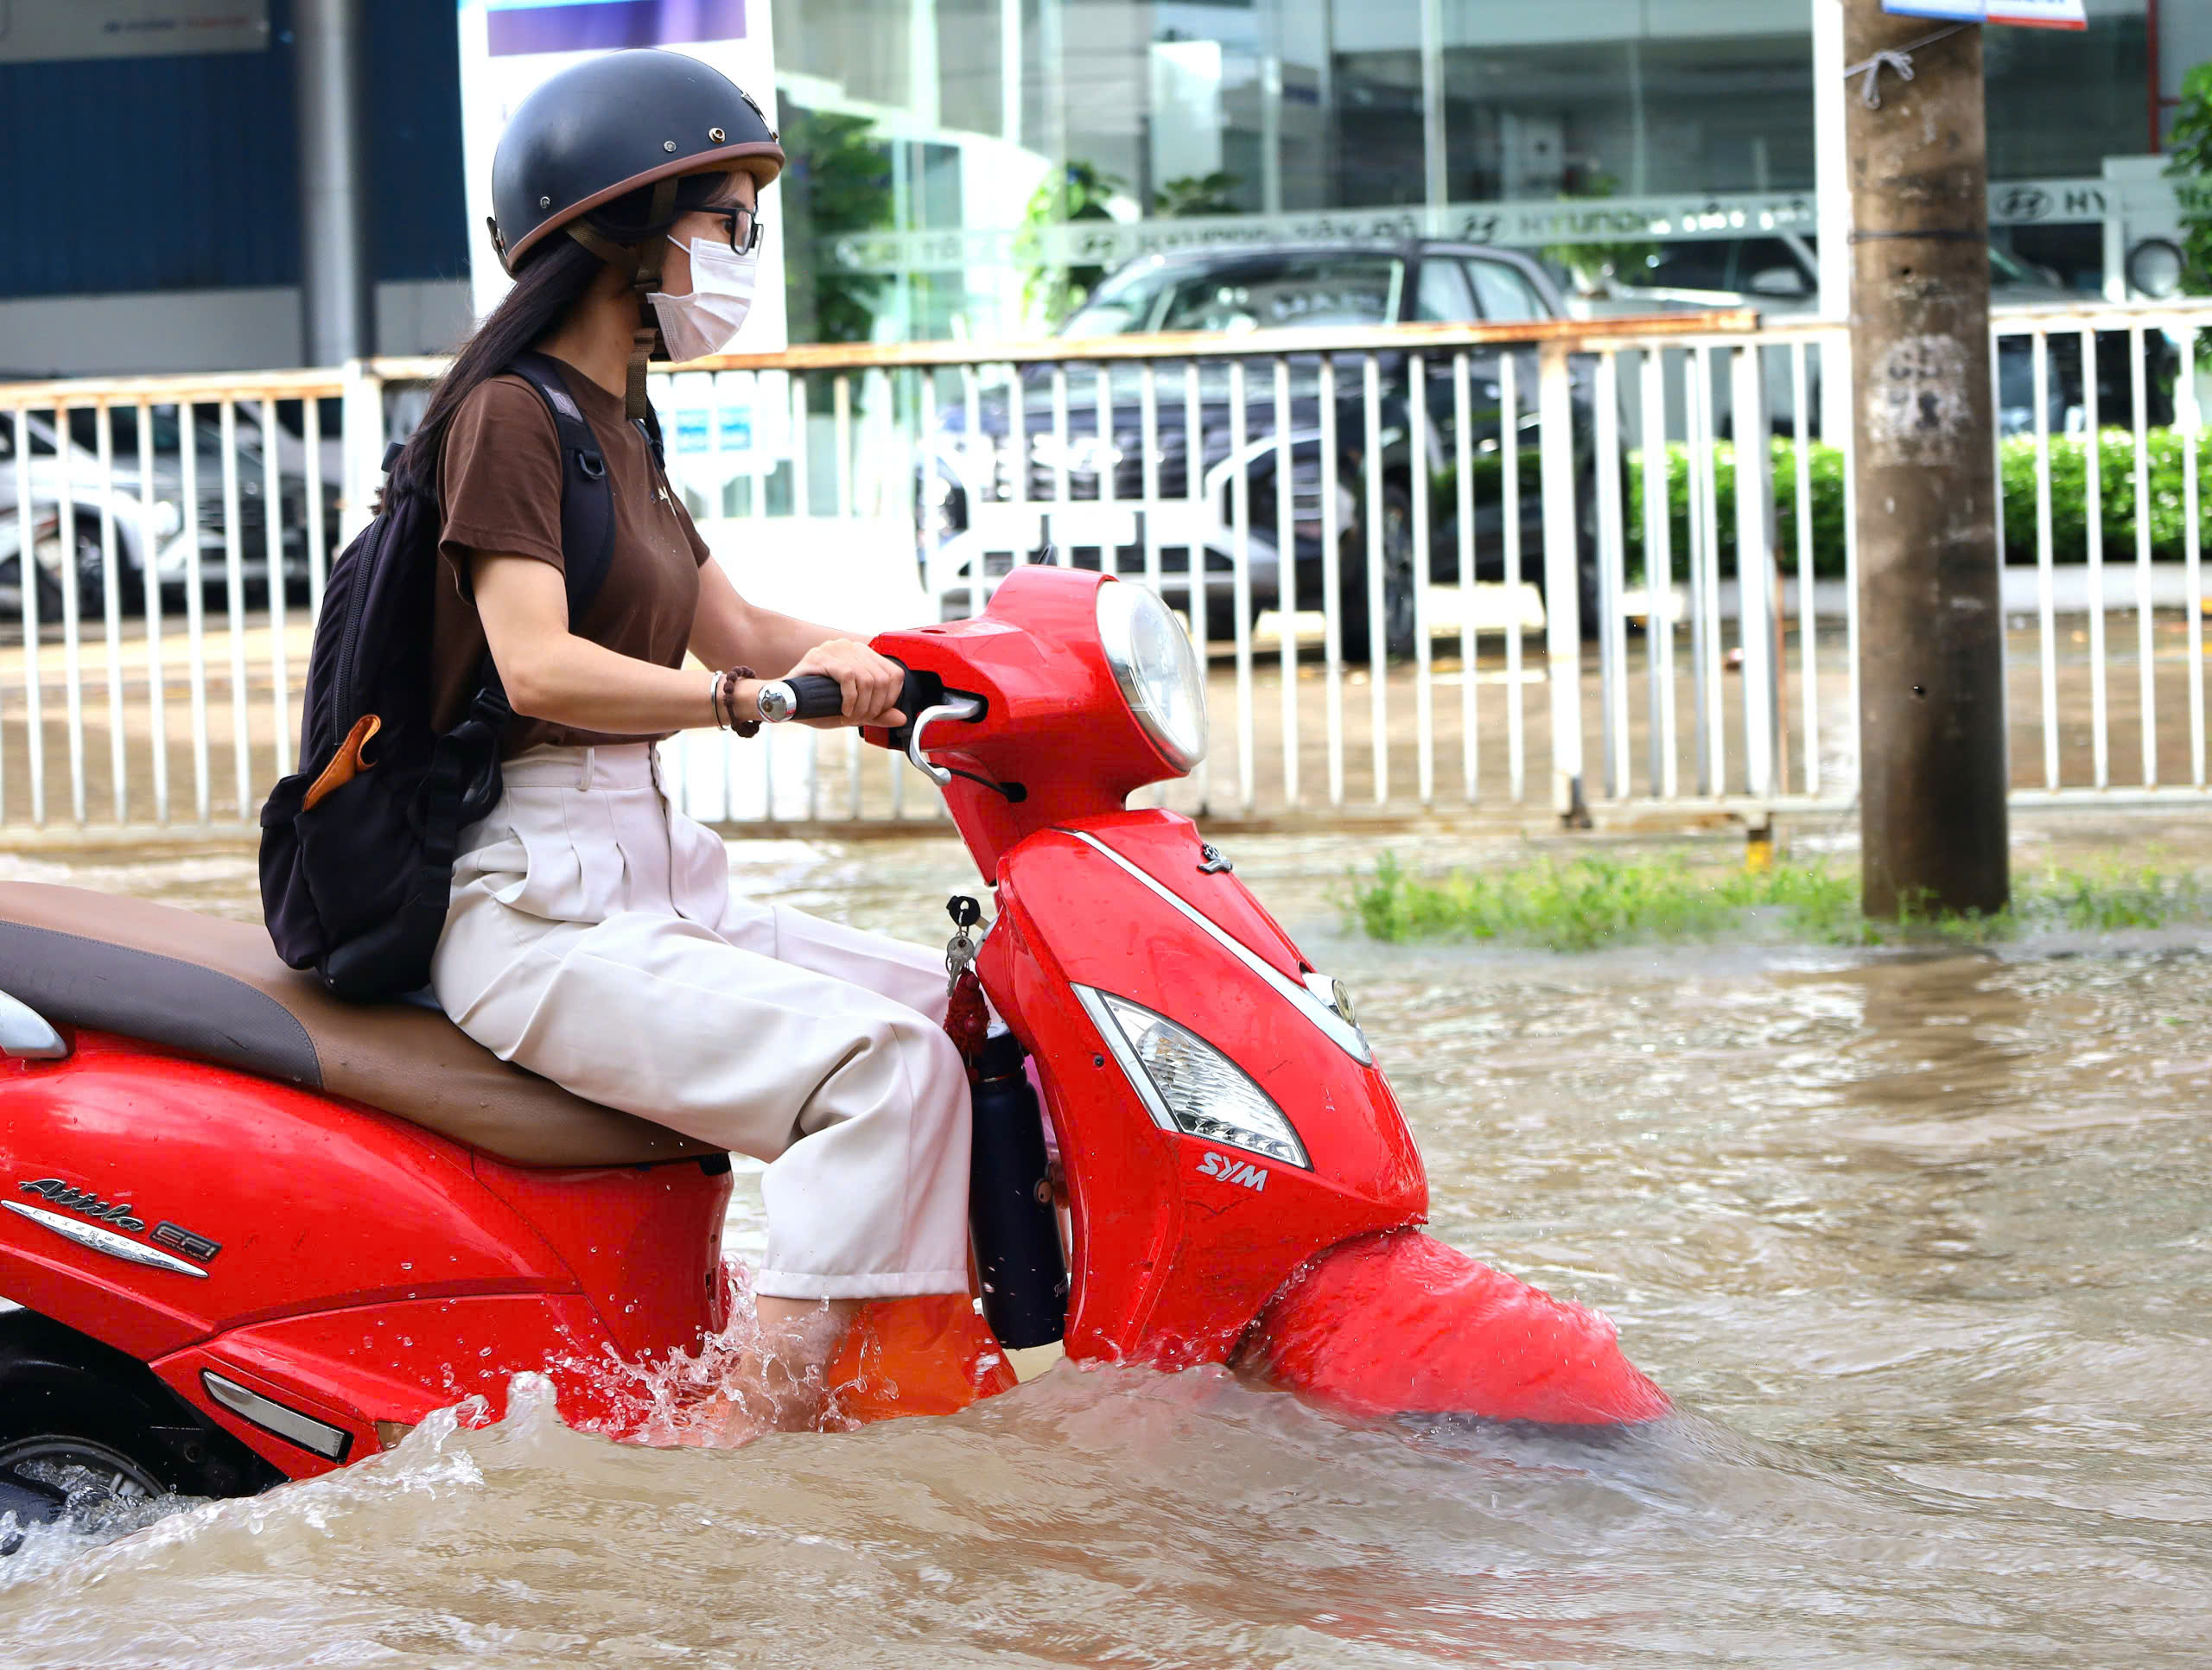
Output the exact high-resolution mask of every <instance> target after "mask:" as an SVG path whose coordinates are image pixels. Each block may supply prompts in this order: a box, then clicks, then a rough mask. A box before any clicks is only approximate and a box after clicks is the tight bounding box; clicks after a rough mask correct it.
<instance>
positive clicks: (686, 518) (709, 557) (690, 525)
mask: <svg viewBox="0 0 2212 1670" xmlns="http://www.w3.org/2000/svg"><path fill="white" fill-rule="evenodd" d="M677 509H678V510H680V511H683V537H684V540H685V542H686V543H689V544H690V547H691V560H692V561H693V562H696V563H697V564H698V565H699V566H700V567H701V568H705V567H706V566H707V564H708V563H709V562H712V561H713V560H714V555H715V554H714V553H713V552H712V551H710V550H709V549H707V542H706V539H705V537H703V536H702V534H701V533H700V531H699V524H697V523H696V522H694V521H693V520H692V519H691V512H690V510H689V509H687V508H685V506H684V505H683V501H682V500H681V499H679V500H677Z"/></svg>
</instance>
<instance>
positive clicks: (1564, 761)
mask: <svg viewBox="0 0 2212 1670" xmlns="http://www.w3.org/2000/svg"><path fill="white" fill-rule="evenodd" d="M1536 410H1537V416H1538V417H1539V418H1540V419H1541V422H1542V424H1543V441H1542V447H1543V453H1542V458H1543V502H1544V674H1545V677H1546V679H1547V681H1548V683H1549V686H1550V689H1551V707H1552V808H1553V810H1555V811H1556V812H1558V813H1559V815H1560V816H1561V817H1563V818H1566V819H1567V820H1568V821H1570V822H1577V823H1580V822H1585V821H1586V820H1587V818H1588V816H1589V812H1588V810H1587V806H1586V801H1585V799H1584V795H1583V772H1582V599H1581V584H1582V552H1581V545H1582V541H1581V518H1580V515H1578V513H1577V506H1576V504H1575V488H1576V484H1575V479H1574V383H1573V374H1572V371H1571V368H1570V365H1569V362H1568V359H1567V344H1566V343H1564V342H1557V341H1553V342H1547V343H1545V344H1544V345H1543V346H1542V347H1541V349H1540V350H1539V351H1538V354H1537V362H1536Z"/></svg>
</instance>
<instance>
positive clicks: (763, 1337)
mask: <svg viewBox="0 0 2212 1670" xmlns="http://www.w3.org/2000/svg"><path fill="white" fill-rule="evenodd" d="M753 1308H754V1316H755V1319H756V1326H757V1331H756V1333H755V1335H754V1338H753V1343H752V1344H751V1345H750V1346H749V1347H748V1348H747V1349H746V1351H745V1353H744V1354H743V1356H741V1358H740V1359H739V1362H738V1368H737V1371H736V1373H735V1374H734V1375H733V1376H732V1377H731V1381H730V1382H729V1383H728V1384H726V1385H725V1387H724V1388H723V1389H721V1390H720V1391H717V1392H715V1393H712V1394H709V1395H708V1396H707V1397H706V1398H704V1399H702V1400H700V1402H699V1404H697V1405H696V1406H694V1408H693V1410H692V1411H691V1412H690V1417H689V1419H685V1420H684V1421H683V1426H682V1427H681V1429H680V1430H679V1432H677V1435H676V1437H677V1443H679V1444H683V1445H697V1446H699V1447H701V1448H705V1449H716V1450H721V1449H732V1448H734V1447H735V1446H737V1445H741V1444H749V1443H751V1442H752V1441H753V1439H754V1438H760V1437H762V1436H764V1435H765V1434H766V1433H769V1432H811V1431H814V1430H817V1428H819V1427H820V1426H821V1425H822V1418H823V1411H824V1409H825V1407H826V1406H827V1403H828V1400H829V1360H830V1359H831V1358H832V1357H834V1356H836V1354H837V1348H838V1347H839V1346H840V1345H842V1344H843V1343H844V1340H845V1332H846V1330H848V1329H849V1328H850V1327H851V1326H852V1324H853V1316H854V1313H855V1311H857V1310H858V1309H859V1306H858V1305H855V1304H853V1303H851V1302H849V1301H846V1300H839V1299H770V1298H766V1297H761V1298H757V1299H755V1300H754V1301H753Z"/></svg>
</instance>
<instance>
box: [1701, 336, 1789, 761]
mask: <svg viewBox="0 0 2212 1670" xmlns="http://www.w3.org/2000/svg"><path fill="white" fill-rule="evenodd" d="M1732 359H1733V362H1734V363H1733V365H1732V366H1731V368H1730V369H1731V371H1732V376H1733V379H1734V387H1733V389H1732V391H1731V392H1732V396H1733V403H1732V410H1734V412H1735V415H1736V584H1737V587H1738V592H1737V595H1738V598H1739V599H1740V600H1741V605H1742V619H1741V621H1740V623H1739V630H1740V632H1741V634H1742V643H1743V651H1744V766H1745V784H1744V786H1745V791H1747V792H1748V793H1749V794H1750V795H1751V797H1752V798H1753V799H1755V800H1764V799H1766V798H1768V797H1770V796H1772V795H1773V793H1774V791H1775V775H1776V773H1775V767H1776V765H1777V759H1778V758H1779V754H1780V748H1779V746H1778V744H1779V741H1780V736H1781V716H1782V701H1781V683H1782V679H1781V674H1782V666H1781V654H1780V651H1781V645H1780V642H1779V634H1780V632H1781V629H1782V616H1781V611H1780V608H1779V603H1780V599H1779V598H1778V597H1777V595H1776V592H1777V589H1778V588H1777V586H1776V584H1775V572H1774V448H1772V446H1771V445H1770V444H1769V441H1768V427H1767V403H1766V377H1765V367H1764V364H1763V363H1762V359H1761V355H1760V351H1759V350H1758V348H1757V347H1756V346H1752V347H1738V348H1737V349H1736V350H1735V351H1734V352H1733V354H1732ZM1808 601H1809V600H1808ZM1719 787H1720V785H1719V784H1715V789H1716V791H1718V790H1719Z"/></svg>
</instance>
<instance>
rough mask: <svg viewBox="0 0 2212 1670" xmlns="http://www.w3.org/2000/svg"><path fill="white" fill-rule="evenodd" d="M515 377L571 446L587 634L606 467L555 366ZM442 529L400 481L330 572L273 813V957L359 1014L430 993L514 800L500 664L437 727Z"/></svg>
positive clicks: (572, 536)
mask: <svg viewBox="0 0 2212 1670" xmlns="http://www.w3.org/2000/svg"><path fill="white" fill-rule="evenodd" d="M511 369H512V370H513V371H515V372H516V373H518V375H520V376H521V377H522V378H524V380H525V381H527V382H528V383H529V384H530V385H531V387H532V388H533V389H535V390H537V395H538V397H539V398H540V399H541V400H543V401H544V403H545V407H546V410H548V411H549V412H550V413H551V414H552V416H553V427H554V429H556V431H557V432H558V435H559V437H560V444H561V549H562V553H563V569H564V571H565V575H566V579H567V584H568V593H569V619H570V620H571V621H580V620H582V619H583V616H584V613H585V611H587V610H588V609H589V608H590V606H591V604H592V600H594V598H595V597H597V596H598V594H599V588H600V586H601V583H602V582H603V581H605V580H606V578H607V565H608V563H609V562H610V561H611V560H612V558H613V548H614V495H613V490H612V489H611V488H610V487H609V486H607V460H606V457H605V455H604V454H602V453H601V450H600V446H599V439H598V437H597V436H596V435H594V434H593V432H592V428H591V425H590V423H589V422H587V421H586V420H585V417H584V415H583V413H582V410H579V409H578V407H577V405H576V403H575V400H574V398H572V397H570V395H569V388H568V384H566V383H565V382H563V380H562V376H561V371H560V368H559V367H558V366H557V365H556V364H555V362H554V361H552V360H551V359H548V358H547V357H546V356H544V355H543V354H540V353H525V354H523V355H521V356H520V357H519V358H518V359H516V361H515V362H514V365H512V368H511ZM639 427H640V428H641V429H644V430H645V435H646V438H647V440H648V441H650V442H651V444H652V448H653V454H654V456H655V458H656V459H658V457H659V456H660V436H659V432H658V427H657V426H656V425H655V424H654V423H653V422H652V419H651V417H650V416H649V417H647V418H646V419H645V421H644V422H642V423H641V424H640V425H639ZM396 450H397V449H395V451H396ZM385 462H386V467H387V468H388V467H390V464H391V456H390V455H389V454H388V455H387V457H386V460H385ZM441 528H442V516H441V514H440V511H439V506H438V498H437V492H436V488H435V483H425V482H420V481H414V480H407V479H400V478H397V477H394V478H392V479H391V480H390V481H388V482H387V483H386V485H385V494H384V502H383V505H382V506H381V507H380V509H379V510H378V514H377V516H376V518H375V519H374V520H372V522H371V523H370V524H369V525H368V526H367V527H365V528H364V529H363V530H361V532H360V534H359V537H356V538H355V539H354V541H353V543H352V544H350V545H348V546H347V547H346V549H345V551H344V552H343V553H342V554H341V555H340V557H339V559H338V561H337V562H336V564H335V565H334V567H333V568H331V571H330V581H329V584H328V585H327V587H325V589H324V592H323V599H322V614H321V618H320V619H318V620H317V621H316V623H315V647H314V649H313V651H311V653H310V654H309V656H308V685H307V698H306V708H305V711H304V712H303V714H302V717H301V721H300V753H299V762H300V769H299V770H298V771H297V772H295V773H294V774H293V775H291V776H290V777H288V778H284V780H283V782H281V783H279V784H277V787H276V789H275V790H274V791H272V792H271V793H270V797H269V801H268V803H267V804H266V805H264V806H263V808H262V809H261V905H262V913H263V915H264V918H266V920H267V922H268V924H269V937H270V940H271V941H272V942H274V943H275V945H276V947H277V956H281V957H283V959H284V961H285V962H288V963H289V964H290V965H291V966H292V967H293V968H312V969H313V970H314V971H315V973H316V975H319V976H320V977H321V981H322V983H323V984H324V985H325V986H326V987H328V988H329V989H330V990H331V991H332V992H333V993H334V994H336V995H338V996H340V997H342V998H349V999H352V1000H355V1001H357V1002H365V1003H366V1002H377V1001H380V1000H386V999H391V998H398V997H404V996H406V995H407V994H410V993H412V992H416V991H420V990H421V989H422V988H423V987H424V986H427V985H428V984H429V980H430V955H431V953H432V952H433V951H435V949H437V943H438V935H439V933H440V932H441V931H442V930H443V928H444V926H445V920H446V908H447V905H448V903H449V902H450V898H451V894H452V887H453V860H454V848H455V846H456V844H457V843H458V841H459V839H460V835H461V831H462V830H463V829H467V827H468V826H469V825H470V824H472V823H474V822H476V821H477V820H479V819H480V818H481V817H483V816H486V814H487V813H489V812H490V811H491V810H492V808H493V805H495V804H496V803H498V801H499V791H500V780H499V739H500V734H501V733H502V732H503V731H504V730H505V727H506V722H507V720H508V719H509V717H510V716H511V714H512V709H510V708H509V707H508V706H507V698H506V692H505V689H502V688H501V686H500V683H499V670H498V669H497V668H496V667H494V666H493V664H492V657H490V656H489V655H488V654H487V655H486V657H484V666H483V670H482V673H481V674H480V680H479V689H478V691H477V694H476V696H475V699H474V701H473V702H471V703H470V705H469V709H468V712H467V715H466V716H465V717H464V718H463V719H462V720H461V722H460V723H459V724H458V725H456V726H454V727H453V729H451V730H449V731H448V732H446V733H443V734H442V735H441V734H439V733H437V732H436V731H435V730H434V729H433V728H432V726H431V721H430V632H431V624H430V623H431V609H432V602H433V600H434V598H435V586H436V584H437V578H438V575H437V568H438V538H439V534H440V530H441Z"/></svg>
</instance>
